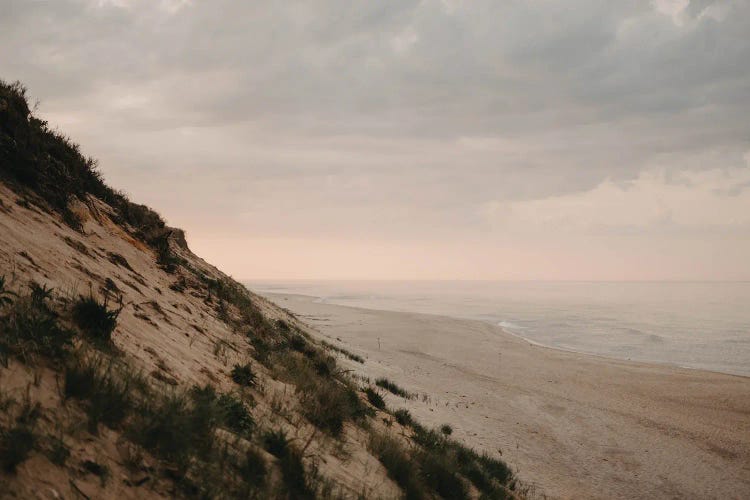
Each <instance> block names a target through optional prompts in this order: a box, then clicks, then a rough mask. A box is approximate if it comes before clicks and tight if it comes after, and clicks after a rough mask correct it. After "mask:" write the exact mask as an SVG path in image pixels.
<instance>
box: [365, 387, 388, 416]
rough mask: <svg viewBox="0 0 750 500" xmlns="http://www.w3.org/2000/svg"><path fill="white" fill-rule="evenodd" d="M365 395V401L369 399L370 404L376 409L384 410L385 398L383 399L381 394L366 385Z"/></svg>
mask: <svg viewBox="0 0 750 500" xmlns="http://www.w3.org/2000/svg"><path fill="white" fill-rule="evenodd" d="M365 395H366V396H367V401H369V402H370V404H371V405H372V406H374V407H375V408H377V409H378V410H385V400H384V399H383V396H381V395H380V394H378V393H377V392H376V391H375V390H374V389H373V388H372V387H367V388H366V389H365Z"/></svg>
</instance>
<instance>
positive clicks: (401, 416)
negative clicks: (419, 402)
mask: <svg viewBox="0 0 750 500" xmlns="http://www.w3.org/2000/svg"><path fill="white" fill-rule="evenodd" d="M393 416H394V417H396V422H398V423H399V424H401V425H403V426H407V425H412V424H413V423H414V419H413V417H412V416H411V413H409V410H406V409H404V408H401V409H400V410H396V411H395V412H394V413H393Z"/></svg>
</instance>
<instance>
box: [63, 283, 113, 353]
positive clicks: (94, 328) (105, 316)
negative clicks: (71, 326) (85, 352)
mask: <svg viewBox="0 0 750 500" xmlns="http://www.w3.org/2000/svg"><path fill="white" fill-rule="evenodd" d="M120 302H121V299H120ZM108 303H109V294H106V295H105V297H104V301H103V302H99V301H98V300H97V299H96V298H94V296H93V295H89V296H87V297H84V296H81V297H79V298H78V301H76V303H75V304H74V305H73V320H74V321H75V322H76V324H77V325H78V327H79V328H81V330H82V331H83V332H84V333H85V334H86V335H88V336H89V337H90V338H91V339H92V340H94V341H96V342H103V343H105V344H107V343H109V342H110V341H111V339H112V332H114V331H115V327H117V317H118V316H119V315H120V311H121V310H122V303H120V307H119V308H118V309H113V310H110V309H109V308H108Z"/></svg>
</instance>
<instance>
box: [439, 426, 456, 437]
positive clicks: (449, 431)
mask: <svg viewBox="0 0 750 500" xmlns="http://www.w3.org/2000/svg"><path fill="white" fill-rule="evenodd" d="M440 432H442V433H443V435H444V436H450V435H451V434H453V427H451V426H450V425H448V424H443V425H441V426H440Z"/></svg>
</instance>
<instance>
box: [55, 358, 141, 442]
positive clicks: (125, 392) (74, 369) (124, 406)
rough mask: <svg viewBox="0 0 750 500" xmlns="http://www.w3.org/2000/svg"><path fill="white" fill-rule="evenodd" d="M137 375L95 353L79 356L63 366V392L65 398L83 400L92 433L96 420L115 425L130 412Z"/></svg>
mask: <svg viewBox="0 0 750 500" xmlns="http://www.w3.org/2000/svg"><path fill="white" fill-rule="evenodd" d="M137 378H138V375H137V374H135V373H132V372H130V371H128V370H127V369H124V368H121V367H119V366H115V365H114V364H113V362H111V361H110V362H105V361H104V359H103V358H101V357H99V356H91V357H83V356H80V357H76V358H74V359H73V360H72V361H71V362H69V363H68V365H67V367H66V369H65V387H64V394H65V397H66V398H73V399H78V400H80V401H85V405H84V407H85V410H86V414H87V415H88V417H89V430H90V431H91V432H92V433H96V432H97V428H98V425H99V423H100V422H101V423H103V424H105V425H106V426H108V427H115V426H116V425H118V424H119V423H120V422H122V421H123V420H124V419H125V417H126V416H127V415H128V413H129V412H130V411H131V409H132V408H133V405H134V402H133V397H132V389H133V385H134V384H133V382H134V381H137ZM139 383H140V382H139Z"/></svg>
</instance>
